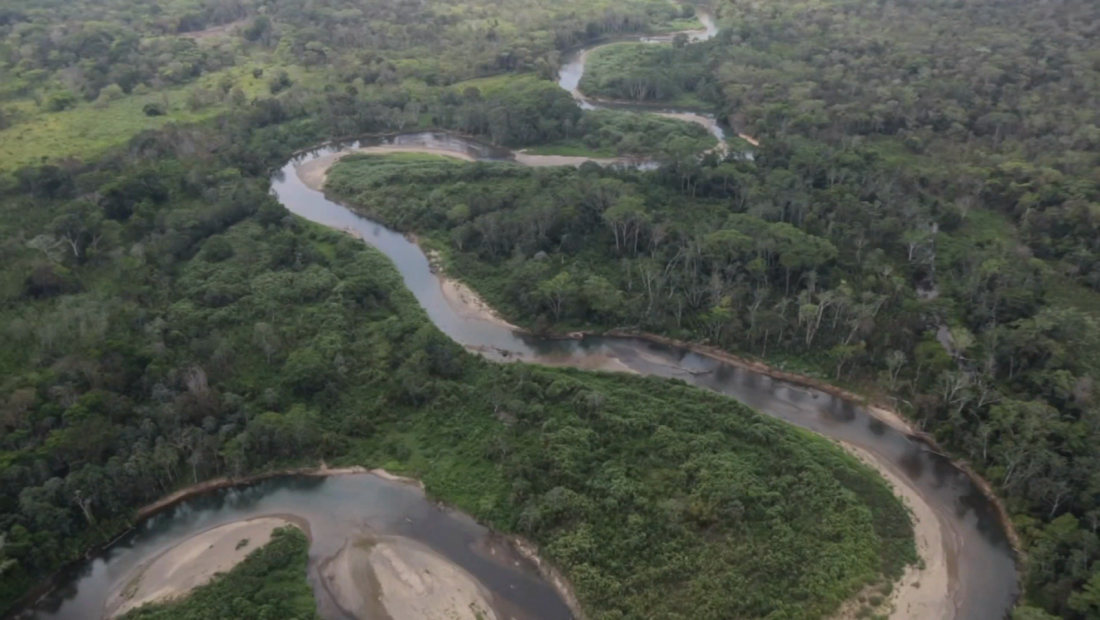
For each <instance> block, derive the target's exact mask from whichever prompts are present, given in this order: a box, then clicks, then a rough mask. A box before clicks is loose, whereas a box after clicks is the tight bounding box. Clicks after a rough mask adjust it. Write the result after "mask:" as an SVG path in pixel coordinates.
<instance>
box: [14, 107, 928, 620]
mask: <svg viewBox="0 0 1100 620" xmlns="http://www.w3.org/2000/svg"><path fill="white" fill-rule="evenodd" d="M316 97H317V98H316V99H315V100H312V101H309V102H306V103H303V104H301V105H298V106H294V105H292V104H291V103H287V102H286V101H285V99H284V98H283V97H279V96H276V97H269V98H267V99H264V100H261V101H257V102H255V103H254V104H251V105H249V106H248V107H247V109H246V110H244V111H242V112H241V113H240V114H234V115H228V116H225V117H222V118H220V119H218V120H217V121H216V122H214V123H212V124H211V125H210V126H199V127H192V128H180V127H168V128H165V129H163V130H159V131H153V132H147V133H143V134H141V135H139V136H137V137H135V138H133V139H132V140H131V141H130V142H129V143H128V145H127V146H126V148H124V149H120V150H117V151H114V152H112V153H109V154H107V155H105V156H103V157H101V158H99V159H97V160H96V161H94V162H91V163H74V162H72V161H70V162H67V163H66V164H65V165H64V166H60V165H52V164H47V165H40V166H32V167H25V168H21V169H19V170H17V171H16V172H15V173H14V174H13V175H12V176H11V177H10V179H9V180H8V181H7V183H6V185H5V186H4V187H3V192H4V194H3V199H2V200H0V205H2V209H3V217H2V218H0V230H2V232H3V234H2V238H3V239H4V242H3V245H2V246H0V251H2V252H3V264H4V270H3V272H2V273H3V279H2V280H0V299H2V306H0V324H3V325H4V326H5V328H4V329H5V331H4V334H5V339H6V340H7V341H8V342H9V343H11V345H12V346H6V347H3V348H2V349H0V376H3V377H4V379H3V384H2V388H3V399H2V401H0V403H2V404H0V530H2V531H3V532H4V544H3V548H2V552H0V553H2V555H0V566H3V567H4V568H3V570H4V579H3V580H2V582H0V584H2V585H0V602H2V604H3V605H4V606H7V605H9V604H10V603H11V602H12V601H13V600H14V599H15V597H17V596H18V595H19V594H20V593H22V592H23V591H25V590H26V588H27V587H29V586H30V585H31V584H32V583H33V582H34V581H35V580H36V579H39V578H41V577H43V576H44V575H46V574H48V573H49V572H50V571H51V570H53V569H55V568H57V567H58V566H59V565H60V564H62V563H64V562H66V561H69V560H72V559H75V558H77V557H79V556H80V555H81V554H82V553H83V552H84V551H85V549H87V548H88V547H89V546H91V545H92V544H94V543H97V542H101V541H104V540H106V539H109V538H110V537H111V536H113V535H114V534H115V533H116V532H117V531H118V530H119V529H120V528H121V527H122V526H123V525H124V524H126V523H127V522H128V521H129V519H130V518H131V517H132V515H133V514H134V510H135V508H136V507H138V506H140V505H141V504H143V503H145V502H148V501H150V500H153V499H155V498H157V497H160V496H162V495H164V494H166V493H168V492H170V491H172V490H173V489H176V488H179V487H180V486H184V485H187V484H190V483H192V482H194V481H200V480H203V479H205V478H209V477H213V476H220V475H240V474H245V473H247V472H254V471H259V470H265V469H270V468H275V467H281V466H289V465H298V464H313V463H316V462H317V461H318V460H319V459H322V458H323V459H325V460H326V461H327V462H328V463H331V464H338V463H355V464H362V465H367V466H381V465H385V466H387V467H389V468H393V469H397V470H401V471H407V472H409V473H411V474H414V475H417V476H419V477H420V478H421V479H423V480H424V482H425V484H426V485H427V488H428V490H429V492H431V493H432V494H433V495H434V496H436V497H438V498H439V499H442V500H444V501H447V502H450V503H452V504H454V505H456V506H458V507H460V508H462V509H463V510H466V511H468V512H469V513H470V514H472V515H474V516H475V517H476V518H478V519H479V520H480V521H482V522H484V523H487V524H489V525H492V526H493V527H495V528H497V529H499V530H503V531H508V532H517V533H521V534H523V535H525V536H527V537H529V538H530V539H532V540H534V541H535V542H537V543H538V544H539V545H540V546H541V548H542V550H543V553H544V554H545V555H546V556H547V557H548V558H549V559H551V560H552V561H553V562H554V563H555V564H557V565H558V566H560V567H561V568H562V569H563V570H564V571H565V573H566V574H568V575H569V576H570V578H571V580H572V581H573V584H574V586H575V588H576V591H577V594H578V596H579V598H580V600H581V602H582V604H583V605H584V607H585V609H586V612H587V613H588V614H589V615H590V617H592V618H599V619H611V618H624V617H639V616H641V615H645V614H649V613H659V614H660V615H661V616H662V617H667V618H692V619H699V618H713V619H714V620H719V619H725V618H730V617H737V616H750V617H753V616H767V615H769V614H771V615H776V616H781V617H788V618H800V619H801V618H805V619H807V620H810V619H812V618H819V617H821V616H823V615H826V614H828V613H829V612H831V611H832V610H834V609H836V607H837V606H838V605H839V604H840V603H842V602H843V601H844V600H846V599H847V598H848V597H850V596H852V595H853V594H855V593H856V592H859V591H861V590H863V589H864V588H865V587H867V586H871V587H881V588H884V589H888V588H889V587H890V582H891V579H892V578H894V577H896V576H897V575H898V574H900V571H901V570H902V568H903V567H904V566H905V565H906V564H908V563H910V562H912V561H914V560H915V549H914V544H913V538H912V536H913V534H912V525H911V523H910V520H909V517H908V514H907V512H906V509H905V508H904V507H903V505H902V504H901V503H900V502H899V500H897V499H896V498H895V497H894V496H893V494H892V492H891V490H890V489H889V487H888V486H887V485H886V484H885V482H884V481H883V480H882V479H881V478H879V477H878V476H877V475H875V474H873V473H872V472H871V471H870V470H869V469H868V468H866V467H865V466H863V465H862V464H860V463H859V462H858V461H856V460H855V459H854V458H853V457H850V456H848V455H846V454H845V453H844V452H842V451H841V450H840V449H839V448H838V447H836V446H835V445H833V444H832V443H830V442H828V441H826V440H824V439H821V438H819V437H816V436H812V435H810V434H809V433H807V432H804V431H799V430H796V429H793V428H791V427H789V426H787V425H785V424H782V423H780V422H777V421H775V420H772V419H770V418H767V417H765V416H762V415H760V414H758V413H756V412H754V411H751V410H749V409H747V408H745V407H743V406H740V405H738V404H736V403H735V402H733V401H731V400H729V399H727V398H724V397H721V396H719V395H716V394H710V393H706V392H703V391H701V390H698V389H695V388H691V387H689V386H686V385H684V384H678V383H673V382H667V381H663V380H658V379H646V378H640V377H631V376H618V375H604V374H588V373H584V372H581V371H567V370H554V369H546V368H538V367H529V366H525V365H508V366H499V365H496V364H492V363H490V362H488V361H484V360H482V359H480V358H479V357H476V356H474V355H473V354H470V353H467V352H465V351H464V350H463V349H462V348H461V347H460V346H458V345H457V344H455V343H454V342H452V341H450V340H449V339H448V338H446V337H445V336H444V335H443V334H442V333H440V332H439V331H438V330H437V329H436V328H435V327H434V326H432V325H431V324H430V323H429V321H428V319H427V317H426V316H425V314H424V313H423V311H422V310H420V309H419V308H418V307H417V306H416V302H415V300H414V298H413V297H412V295H411V294H410V293H409V292H408V291H407V290H406V289H404V287H403V286H402V284H401V280H400V278H399V276H398V274H397V272H396V270H395V269H394V267H393V266H392V265H391V264H389V263H388V261H387V260H386V259H385V258H384V257H383V256H382V255H381V254H379V253H378V252H377V251H375V250H372V249H370V248H369V247H367V246H366V245H365V244H363V243H362V242H360V241H358V240H356V239H354V238H351V237H349V236H346V235H343V234H341V233H339V232H336V231H328V230H324V229H320V228H318V227H315V226H312V225H309V224H306V223H304V222H302V221H300V220H298V219H296V218H294V217H292V216H290V215H289V214H288V213H287V211H286V210H285V209H284V208H283V207H282V206H281V205H280V204H279V203H278V202H277V201H276V200H275V199H274V198H273V197H272V196H271V195H270V193H269V192H268V188H269V182H268V178H267V175H268V174H269V171H270V170H271V167H272V166H274V165H281V163H282V162H283V161H285V160H286V158H287V157H288V156H289V155H290V154H291V152H292V151H293V150H294V149H295V148H296V147H299V146H302V145H306V144H313V143H316V142H317V141H319V140H321V139H322V138H323V137H326V136H329V135H339V134H338V133H337V132H340V131H342V126H341V125H339V123H342V122H344V121H346V117H344V116H340V115H331V116H328V115H324V114H315V113H313V110H316V109H317V107H314V106H325V105H327V104H328V102H329V99H328V97H327V96H326V95H325V94H324V93H323V92H321V93H318V94H317V96H316ZM357 101H358V99H357ZM364 103H366V102H364ZM369 104H370V105H379V106H381V105H384V104H382V103H379V102H370V103H369ZM330 120H331V121H332V124H327V123H328V122H329V121H330ZM716 592H723V593H727V594H725V595H720V596H715V595H714V593H716ZM880 598H881V596H880ZM204 604H205V603H204ZM188 609H189V608H188ZM158 613H174V612H172V611H170V610H168V611H164V612H158ZM181 613H184V612H181ZM188 613H189V612H188ZM196 613H197V612H196Z"/></svg>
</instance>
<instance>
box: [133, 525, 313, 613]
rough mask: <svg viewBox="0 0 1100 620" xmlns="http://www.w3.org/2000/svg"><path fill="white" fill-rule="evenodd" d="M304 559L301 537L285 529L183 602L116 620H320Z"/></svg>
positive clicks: (154, 606)
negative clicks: (264, 619) (269, 619)
mask: <svg viewBox="0 0 1100 620" xmlns="http://www.w3.org/2000/svg"><path fill="white" fill-rule="evenodd" d="M308 558H309V539H307V538H306V535H305V534H303V533H302V531H301V530H299V529H297V528H295V527H284V528H281V529H278V530H275V532H274V533H272V535H271V541H270V542H269V543H267V544H266V545H264V546H263V547H260V548H259V549H257V550H255V551H253V552H252V553H250V554H248V557H247V558H245V559H244V560H243V561H241V563H240V564H238V565H237V566H235V567H233V569H232V570H231V571H229V572H228V573H225V574H223V575H220V576H217V577H215V578H214V580H213V581H211V582H210V583H208V584H206V585H204V586H200V587H198V588H195V590H194V591H193V592H192V593H191V594H190V595H189V596H187V597H186V598H184V599H181V600H178V601H172V602H168V603H160V604H152V605H146V606H144V607H140V608H138V609H135V610H134V611H131V612H129V613H127V614H125V615H124V616H122V617H121V620H236V619H239V618H258V619H261V618H282V619H286V620H320V616H318V615H317V602H316V600H314V598H313V590H312V589H310V587H309V583H308V582H307V581H306V560H307V559H308Z"/></svg>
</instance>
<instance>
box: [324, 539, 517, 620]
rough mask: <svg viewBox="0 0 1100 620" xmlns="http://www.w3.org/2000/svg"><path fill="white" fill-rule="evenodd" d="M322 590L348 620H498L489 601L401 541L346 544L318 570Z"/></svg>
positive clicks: (465, 578)
mask: <svg viewBox="0 0 1100 620" xmlns="http://www.w3.org/2000/svg"><path fill="white" fill-rule="evenodd" d="M320 572H321V577H322V579H323V581H324V587H325V589H326V590H327V592H328V593H329V595H330V596H331V597H332V599H333V601H335V602H336V604H337V605H338V606H339V607H340V609H341V610H342V611H343V612H344V613H345V614H347V615H348V616H349V617H353V618H377V619H378V620H498V619H499V618H500V616H499V615H498V614H497V613H496V611H495V605H494V604H493V595H492V593H491V592H489V591H488V590H486V589H485V587H484V586H483V585H482V584H481V583H479V582H478V581H477V580H476V579H475V578H474V577H473V576H472V575H470V574H469V573H468V572H466V571H465V570H463V569H462V568H460V567H458V566H456V565H455V564H453V563H451V562H450V561H448V560H447V559H446V558H443V557H442V556H440V555H439V554H438V553H436V552H434V551H432V550H431V549H430V548H428V547H426V546H424V545H422V544H419V543H416V542H414V541H411V540H408V539H405V538H400V537H379V538H376V537H371V536H363V537H358V538H355V539H351V540H348V542H347V543H345V544H344V546H343V547H342V548H341V549H340V551H339V553H337V554H336V555H335V556H334V557H332V558H330V559H329V560H327V561H325V562H324V564H323V565H322V567H321V571H320Z"/></svg>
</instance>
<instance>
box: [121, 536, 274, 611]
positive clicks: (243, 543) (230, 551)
mask: <svg viewBox="0 0 1100 620" xmlns="http://www.w3.org/2000/svg"><path fill="white" fill-rule="evenodd" d="M295 524H296V523H295V522H294V521H292V520H291V519H290V518H287V517H261V518H258V519H248V520H245V521H237V522H234V523H229V524H226V525H222V526H219V527H215V528H213V529H210V530H206V531H205V532H201V533H199V534H196V535H195V536H192V537H191V538H188V539H187V540H185V541H183V542H181V543H180V544H178V545H176V546H174V547H172V548H170V549H168V550H166V551H164V552H163V553H161V554H160V555H157V556H155V557H153V558H152V559H150V560H148V561H147V562H145V563H144V564H142V565H141V566H139V567H138V568H137V569H136V570H135V572H134V573H133V574H132V575H130V576H128V577H127V578H126V579H125V580H124V581H123V582H122V585H121V586H120V587H119V588H117V589H116V590H115V591H114V592H112V593H111V595H110V597H109V598H108V599H107V609H106V616H107V617H109V618H114V617H117V616H121V615H123V614H125V613H126V612H128V611H130V610H132V609H137V608H138V607H141V606H142V605H145V604H147V603H161V602H167V601H170V600H173V599H176V598H180V597H182V596H186V595H187V594H188V593H189V592H190V591H191V590H193V589H195V588H197V587H199V586H201V585H203V584H205V583H208V582H209V581H210V580H211V579H213V577H214V575H216V574H218V573H224V572H228V571H229V570H231V569H232V568H233V567H234V566H236V565H237V564H239V563H240V562H241V561H242V560H244V559H245V558H246V557H247V556H248V554H250V553H252V552H253V551H255V550H256V549H259V548H260V547H262V546H264V545H266V544H267V543H268V541H270V540H271V533H272V532H273V531H275V530H276V529H277V528H280V527H283V526H287V525H295Z"/></svg>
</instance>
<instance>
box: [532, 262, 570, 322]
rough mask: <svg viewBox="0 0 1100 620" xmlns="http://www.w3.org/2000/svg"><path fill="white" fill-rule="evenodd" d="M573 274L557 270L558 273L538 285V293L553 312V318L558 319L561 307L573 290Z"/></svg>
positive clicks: (559, 318)
mask: <svg viewBox="0 0 1100 620" xmlns="http://www.w3.org/2000/svg"><path fill="white" fill-rule="evenodd" d="M575 288H576V287H575V286H574V285H573V276H571V275H569V272H568V271H561V272H558V275H556V276H554V277H553V278H551V279H549V280H545V281H543V282H540V283H539V285H538V291H539V295H541V296H542V298H543V300H545V301H546V303H547V304H549V306H550V309H551V310H552V311H553V312H554V320H555V321H560V320H561V314H562V309H563V308H564V306H565V304H566V302H567V301H568V300H569V299H570V298H571V297H572V296H573V294H574V292H575Z"/></svg>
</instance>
